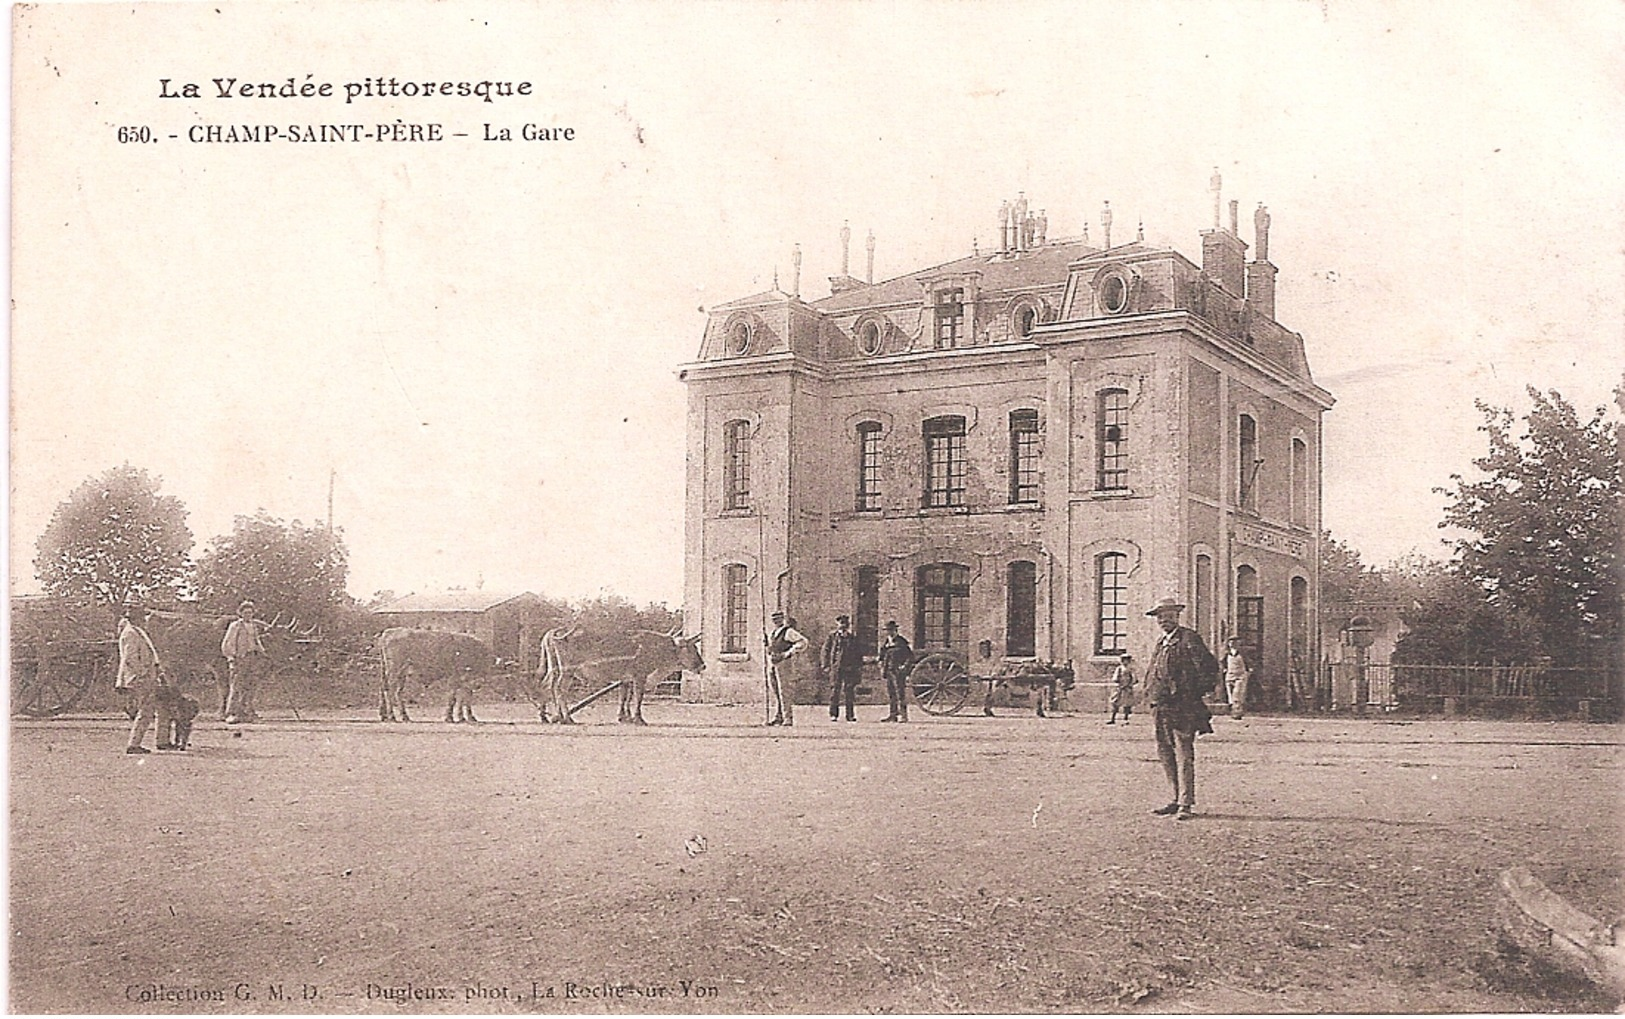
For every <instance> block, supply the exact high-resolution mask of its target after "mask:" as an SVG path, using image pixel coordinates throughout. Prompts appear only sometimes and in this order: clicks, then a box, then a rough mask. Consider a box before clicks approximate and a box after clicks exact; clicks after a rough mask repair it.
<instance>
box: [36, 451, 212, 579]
mask: <svg viewBox="0 0 1625 1019" xmlns="http://www.w3.org/2000/svg"><path fill="white" fill-rule="evenodd" d="M160 484H161V479H159V478H155V477H153V476H152V475H150V474H148V473H147V472H146V471H145V470H143V469H142V468H140V467H132V466H130V465H129V464H124V465H122V466H119V467H114V468H112V469H111V470H108V471H106V472H104V473H102V474H99V475H97V476H95V477H92V478H87V479H86V480H85V481H84V483H82V484H81V485H80V486H79V487H78V488H75V489H74V490H73V491H72V492H71V493H70V494H69V495H68V497H67V498H66V499H64V500H63V501H62V502H61V503H60V504H59V505H58V506H57V508H56V512H54V513H52V514H51V522H50V523H49V524H48V525H47V526H46V528H45V531H44V533H42V534H41V535H40V536H39V540H38V542H36V543H35V546H34V547H35V550H36V552H37V555H36V556H35V558H34V571H35V573H36V575H37V576H38V577H39V580H40V583H41V584H42V585H44V587H45V590H46V591H47V592H49V593H51V594H54V595H57V596H59V597H64V598H90V599H92V600H93V601H95V602H96V603H97V604H99V605H106V606H119V605H123V604H124V603H126V602H128V601H132V600H142V599H146V598H149V597H151V596H152V595H154V594H156V593H158V592H160V591H165V590H170V591H173V589H174V588H175V587H176V586H177V585H178V584H179V583H180V582H181V581H182V580H183V579H184V578H185V576H186V571H187V565H188V563H187V554H188V553H189V552H190V551H191V550H192V532H191V530H189V529H188V528H187V526H186V506H185V504H183V503H182V502H181V501H180V500H179V499H177V498H175V497H174V496H172V495H160V494H158V487H159V485H160Z"/></svg>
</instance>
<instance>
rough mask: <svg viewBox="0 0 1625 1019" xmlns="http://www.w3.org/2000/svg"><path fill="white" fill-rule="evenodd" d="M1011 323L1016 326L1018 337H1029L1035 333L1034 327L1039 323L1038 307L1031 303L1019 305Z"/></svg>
mask: <svg viewBox="0 0 1625 1019" xmlns="http://www.w3.org/2000/svg"><path fill="white" fill-rule="evenodd" d="M1011 324H1012V325H1013V326H1014V327H1015V333H1016V339H1018V340H1025V339H1027V338H1028V337H1029V336H1031V335H1032V334H1033V327H1034V326H1036V325H1038V309H1037V308H1035V307H1033V306H1032V305H1031V304H1020V305H1017V306H1016V313H1015V315H1014V316H1012V321H1011Z"/></svg>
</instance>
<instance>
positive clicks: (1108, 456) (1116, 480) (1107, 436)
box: [1095, 389, 1128, 490]
mask: <svg viewBox="0 0 1625 1019" xmlns="http://www.w3.org/2000/svg"><path fill="white" fill-rule="evenodd" d="M1097 404H1098V407H1097V413H1096V415H1095V418H1096V420H1097V421H1098V422H1099V427H1098V435H1097V436H1096V439H1097V442H1096V446H1097V448H1098V449H1099V451H1100V458H1099V462H1098V465H1097V466H1098V468H1099V469H1098V472H1097V476H1096V481H1095V484H1096V487H1098V488H1100V489H1102V490H1114V489H1124V488H1127V487H1128V390H1126V389H1103V390H1101V392H1100V395H1099V398H1098V400H1097Z"/></svg>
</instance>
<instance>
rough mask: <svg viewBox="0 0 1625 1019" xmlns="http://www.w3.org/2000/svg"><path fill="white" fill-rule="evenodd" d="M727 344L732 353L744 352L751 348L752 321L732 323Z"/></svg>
mask: <svg viewBox="0 0 1625 1019" xmlns="http://www.w3.org/2000/svg"><path fill="white" fill-rule="evenodd" d="M725 344H726V347H727V350H728V353H730V354H743V353H745V352H746V351H748V350H750V323H749V322H745V321H743V320H741V321H738V322H734V323H731V324H730V325H729V326H728V330H727V333H726V339H725Z"/></svg>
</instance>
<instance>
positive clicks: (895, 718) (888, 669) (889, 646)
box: [880, 619, 914, 722]
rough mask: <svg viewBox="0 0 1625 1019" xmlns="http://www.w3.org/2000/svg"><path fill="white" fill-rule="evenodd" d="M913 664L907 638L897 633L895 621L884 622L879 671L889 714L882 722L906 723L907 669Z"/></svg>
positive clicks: (912, 653) (912, 654) (912, 651)
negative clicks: (883, 680) (882, 674)
mask: <svg viewBox="0 0 1625 1019" xmlns="http://www.w3.org/2000/svg"><path fill="white" fill-rule="evenodd" d="M913 664H914V649H913V648H912V647H910V646H909V643H908V638H907V637H904V636H903V635H902V634H900V633H898V632H897V620H895V619H888V620H886V639H885V640H883V641H881V642H880V671H881V672H883V673H885V676H886V701H887V703H888V704H890V706H891V714H889V715H887V716H886V717H885V718H882V719H881V721H882V722H906V721H908V668H909V666H911V665H913Z"/></svg>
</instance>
